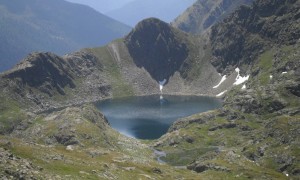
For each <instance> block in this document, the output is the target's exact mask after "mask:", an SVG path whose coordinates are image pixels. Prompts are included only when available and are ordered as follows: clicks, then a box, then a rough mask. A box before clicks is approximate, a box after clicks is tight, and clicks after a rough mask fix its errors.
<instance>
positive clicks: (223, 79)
mask: <svg viewBox="0 0 300 180" xmlns="http://www.w3.org/2000/svg"><path fill="white" fill-rule="evenodd" d="M225 80H226V75H224V76H223V77H222V79H221V81H220V82H219V84H217V85H216V86H214V87H213V88H214V89H215V88H217V87H219V86H220V85H221V84H222V83H223V82H224V81H225Z"/></svg>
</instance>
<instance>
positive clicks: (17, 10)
mask: <svg viewBox="0 0 300 180" xmlns="http://www.w3.org/2000/svg"><path fill="white" fill-rule="evenodd" d="M0 27H1V28H0V54H1V57H0V71H3V70H6V69H8V68H11V67H12V66H13V65H14V64H16V62H18V61H19V60H20V59H22V58H24V57H25V56H26V55H27V54H28V53H30V52H32V51H52V52H54V53H57V54H65V53H68V52H72V51H75V50H79V49H81V48H83V47H91V46H101V45H104V44H106V43H108V42H110V41H111V40H113V39H116V38H119V37H122V36H123V35H125V34H126V33H128V32H129V31H130V29H131V28H130V27H128V26H126V25H124V24H122V23H120V22H117V21H115V20H113V19H111V18H109V17H107V16H105V15H103V14H100V13H98V12H97V11H95V10H93V9H92V8H89V7H87V6H83V5H77V4H73V3H69V2H66V1H63V0H51V1H47V0H26V1H17V0H2V1H0Z"/></svg>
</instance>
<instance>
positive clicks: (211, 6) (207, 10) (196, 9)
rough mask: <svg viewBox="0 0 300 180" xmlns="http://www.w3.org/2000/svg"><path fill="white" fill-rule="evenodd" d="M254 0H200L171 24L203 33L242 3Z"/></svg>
mask: <svg viewBox="0 0 300 180" xmlns="http://www.w3.org/2000/svg"><path fill="white" fill-rule="evenodd" d="M251 2H253V0H213V1H211V0H210V1H209V0H198V1H196V2H195V3H194V4H193V5H192V6H191V7H190V8H188V9H187V10H186V11H185V12H184V13H183V14H181V15H180V16H178V17H177V18H176V19H175V20H174V21H173V22H172V23H171V24H172V26H174V27H176V28H178V29H181V30H183V31H185V32H189V33H193V34H201V33H203V32H205V31H206V30H207V29H209V28H210V27H211V26H213V25H214V24H216V23H217V22H220V21H222V20H223V19H224V18H225V17H226V16H227V15H229V14H231V13H232V12H234V11H235V10H236V9H237V8H238V7H240V6H241V5H242V4H251Z"/></svg>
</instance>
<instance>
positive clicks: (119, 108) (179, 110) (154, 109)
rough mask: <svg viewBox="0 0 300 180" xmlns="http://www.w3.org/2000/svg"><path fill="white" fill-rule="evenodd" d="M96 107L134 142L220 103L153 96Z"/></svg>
mask: <svg viewBox="0 0 300 180" xmlns="http://www.w3.org/2000/svg"><path fill="white" fill-rule="evenodd" d="M96 105H97V107H98V109H99V110H100V111H101V112H102V113H103V114H104V115H105V117H106V118H107V119H108V121H109V123H110V125H111V126H112V127H113V128H114V129H116V130H117V131H119V132H120V133H122V134H124V135H126V136H129V137H134V138H138V139H157V138H159V137H160V136H162V135H163V134H165V133H166V132H167V130H168V128H169V127H170V125H171V124H172V123H173V122H174V121H176V120H178V119H179V118H182V117H186V116H189V115H192V114H195V113H199V112H205V111H208V110H211V109H216V108H219V107H220V106H221V105H222V102H221V100H219V99H216V98H212V97H198V96H164V97H163V98H162V97H160V96H159V95H153V96H143V97H129V98H122V99H109V100H104V101H100V102H98V103H97V104H96Z"/></svg>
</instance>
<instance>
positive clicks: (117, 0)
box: [66, 0, 134, 13]
mask: <svg viewBox="0 0 300 180" xmlns="http://www.w3.org/2000/svg"><path fill="white" fill-rule="evenodd" d="M66 1H69V2H73V3H78V4H84V5H88V6H90V7H92V8H94V9H96V10H97V11H99V12H101V13H106V12H108V11H112V10H115V9H118V8H120V7H122V6H124V5H125V4H127V3H129V2H132V1H134V0H112V1H107V0H88V1H87V0H66Z"/></svg>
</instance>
